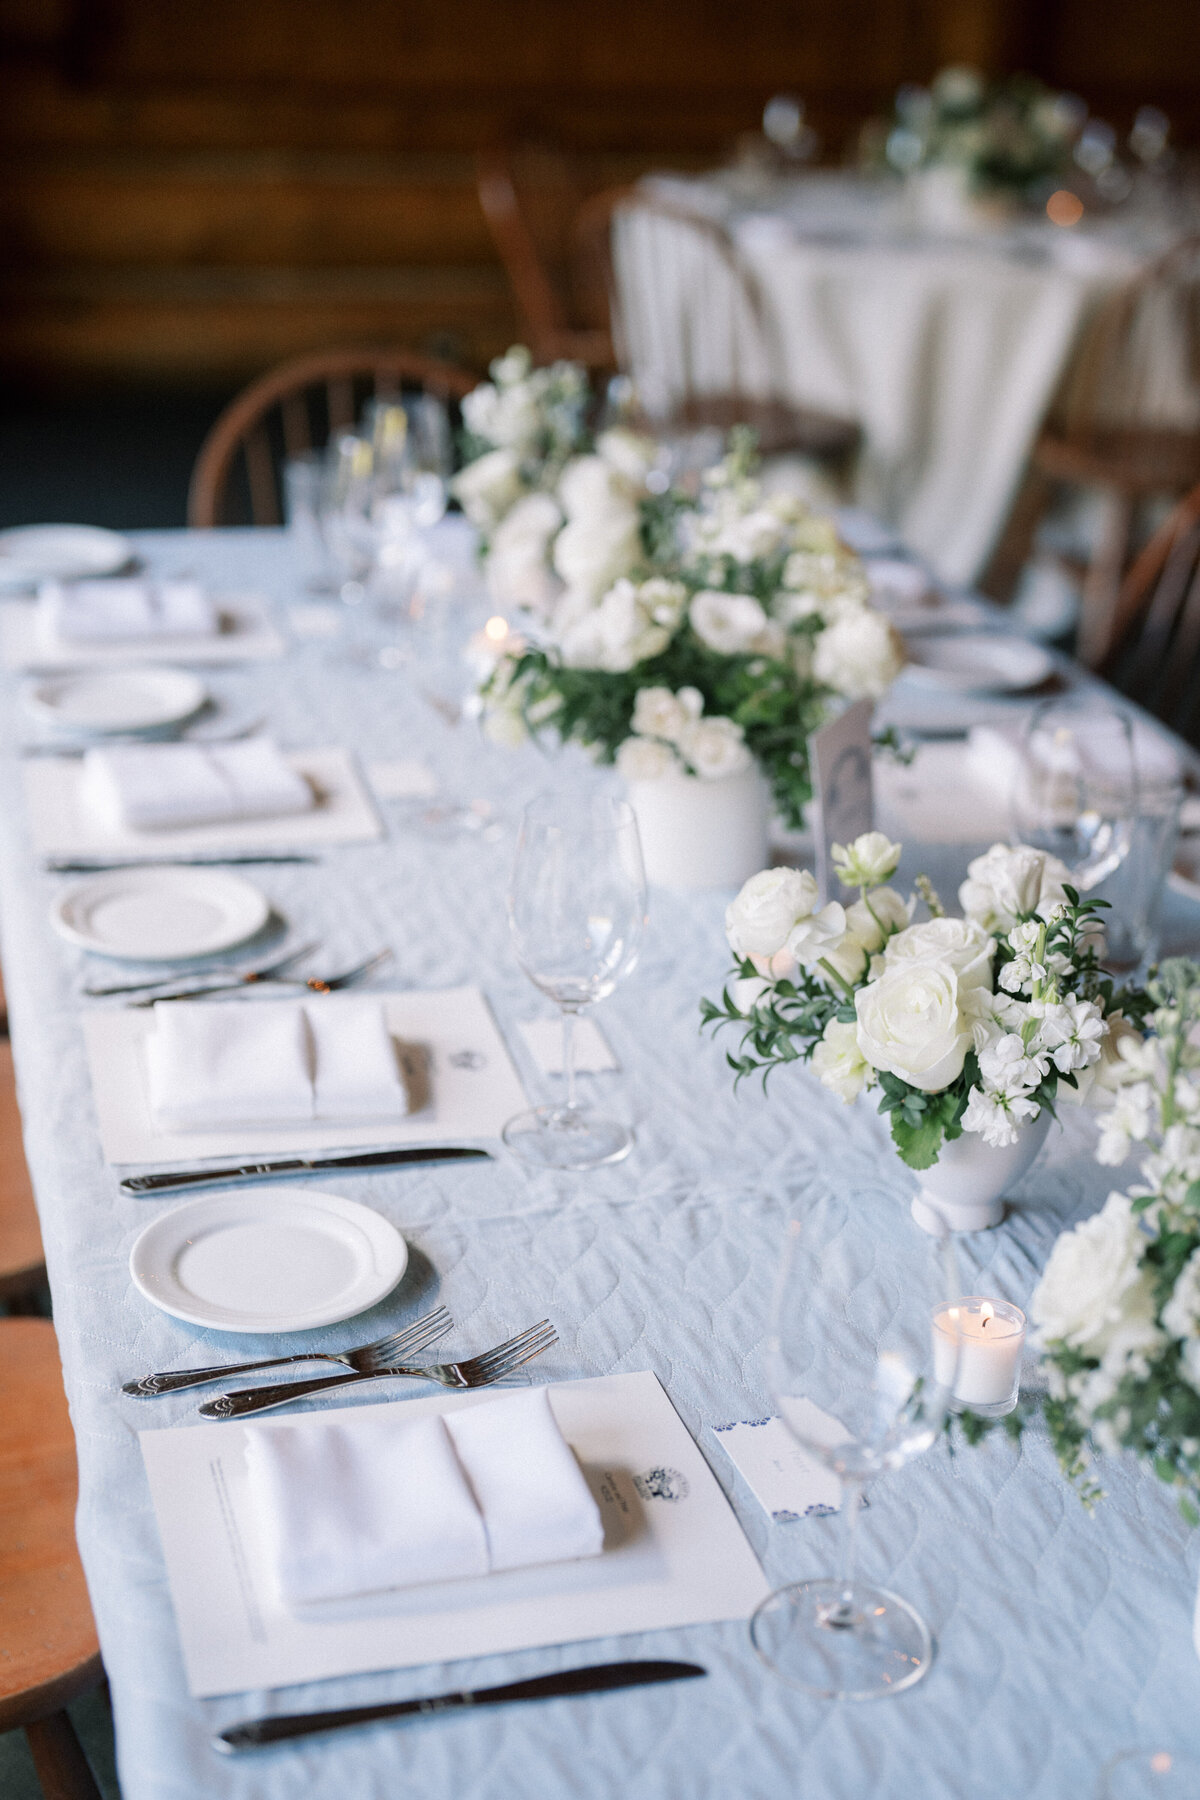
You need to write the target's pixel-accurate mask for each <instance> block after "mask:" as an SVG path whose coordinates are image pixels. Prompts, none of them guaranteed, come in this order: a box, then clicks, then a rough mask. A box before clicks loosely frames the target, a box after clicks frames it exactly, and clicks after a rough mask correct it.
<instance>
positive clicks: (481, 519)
mask: <svg viewBox="0 0 1200 1800" xmlns="http://www.w3.org/2000/svg"><path fill="white" fill-rule="evenodd" d="M450 487H451V491H452V492H453V494H454V498H455V499H456V500H457V501H458V503H459V505H460V506H461V507H462V509H463V511H464V512H465V513H466V515H467V517H468V519H470V521H471V523H472V525H474V526H476V527H477V528H478V530H480V531H484V532H487V531H491V530H493V529H494V528H495V526H496V525H497V524H499V522H500V520H501V519H502V518H503V517H504V515H505V513H506V512H507V511H508V509H509V507H510V506H512V505H513V504H514V503H515V502H516V501H517V500H519V499H520V497H521V461H520V458H519V457H518V456H517V454H516V452H515V451H513V450H489V451H488V453H487V455H486V456H479V457H476V459H475V461H474V462H471V463H468V464H467V466H466V467H465V468H464V469H460V470H459V472H458V474H457V475H456V476H455V477H454V479H453V481H452V482H451V484H450Z"/></svg>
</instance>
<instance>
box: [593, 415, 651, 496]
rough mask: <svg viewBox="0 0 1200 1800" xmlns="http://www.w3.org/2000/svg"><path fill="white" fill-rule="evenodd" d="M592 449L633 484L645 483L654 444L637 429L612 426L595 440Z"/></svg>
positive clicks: (638, 486) (635, 485) (640, 485)
mask: <svg viewBox="0 0 1200 1800" xmlns="http://www.w3.org/2000/svg"><path fill="white" fill-rule="evenodd" d="M596 449H597V451H598V452H599V454H600V456H601V457H602V458H603V459H604V461H605V462H606V463H607V464H608V466H609V468H610V469H615V470H616V471H617V473H618V475H622V476H623V477H624V478H625V480H626V481H627V482H629V483H630V484H631V485H632V486H633V487H635V488H640V487H642V486H644V485H645V480H646V476H647V475H648V474H649V472H650V470H651V469H652V468H653V467H654V464H655V462H656V461H657V459H658V445H657V444H656V443H655V441H654V439H653V438H651V437H646V436H644V435H643V433H642V432H640V431H630V430H629V429H628V427H627V426H624V425H614V426H612V427H611V429H610V430H608V431H602V432H601V433H600V435H599V437H598V438H597V439H596Z"/></svg>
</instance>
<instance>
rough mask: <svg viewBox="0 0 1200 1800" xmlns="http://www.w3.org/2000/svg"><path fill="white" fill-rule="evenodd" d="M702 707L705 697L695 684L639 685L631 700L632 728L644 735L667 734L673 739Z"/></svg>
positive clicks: (659, 736) (679, 734) (677, 736)
mask: <svg viewBox="0 0 1200 1800" xmlns="http://www.w3.org/2000/svg"><path fill="white" fill-rule="evenodd" d="M703 711H704V697H703V695H702V694H701V693H700V691H699V689H697V688H680V690H679V692H678V693H677V694H673V693H672V692H671V690H670V688H669V687H647V688H639V689H638V691H637V697H636V698H635V700H634V703H633V729H634V730H635V731H637V732H640V733H641V735H642V736H643V737H656V738H666V740H667V742H668V743H669V744H674V743H676V742H677V741H678V740H679V738H680V736H681V735H682V734H683V732H684V731H685V730H686V729H687V727H688V726H689V725H690V724H691V723H692V722H693V720H695V719H698V718H699V717H700V714H701V713H702V712H703Z"/></svg>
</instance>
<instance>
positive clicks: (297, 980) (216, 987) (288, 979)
mask: <svg viewBox="0 0 1200 1800" xmlns="http://www.w3.org/2000/svg"><path fill="white" fill-rule="evenodd" d="M391 958H392V952H391V951H390V950H377V951H376V952H375V954H374V956H368V957H367V959H366V961H365V962H360V963H356V964H355V966H354V968H352V969H343V970H342V972H341V974H340V975H326V976H320V975H308V976H300V975H265V976H261V977H260V976H251V977H250V978H249V980H250V981H256V980H261V981H262V982H263V983H264V985H265V984H266V983H270V985H271V986H272V987H301V988H308V989H310V990H311V992H312V993H314V994H336V993H337V991H338V989H339V988H344V987H352V986H353V984H354V983H355V982H356V981H361V980H362V978H363V976H364V975H369V974H370V973H371V971H372V970H373V969H378V968H380V967H381V966H382V965H383V964H384V963H385V962H390V961H391ZM247 985H249V983H248V981H247V978H246V977H245V976H242V977H241V978H240V979H239V980H237V981H221V982H217V983H215V984H214V983H207V984H206V985H205V986H203V987H185V988H172V989H171V990H170V991H169V992H168V993H165V994H151V995H150V996H149V998H148V999H145V1000H131V1001H130V1002H129V1004H130V1006H158V1005H159V1004H160V1002H164V1001H167V1000H202V999H204V997H205V996H206V995H207V994H232V993H236V991H237V989H238V988H240V987H246V986H247Z"/></svg>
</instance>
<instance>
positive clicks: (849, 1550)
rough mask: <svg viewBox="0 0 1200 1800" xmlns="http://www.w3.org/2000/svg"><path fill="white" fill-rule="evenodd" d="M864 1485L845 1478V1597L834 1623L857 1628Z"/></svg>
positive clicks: (842, 1568) (840, 1577) (842, 1569)
mask: <svg viewBox="0 0 1200 1800" xmlns="http://www.w3.org/2000/svg"><path fill="white" fill-rule="evenodd" d="M862 1493H863V1484H862V1482H861V1481H847V1480H846V1478H845V1477H844V1476H843V1477H842V1554H841V1561H840V1566H839V1568H838V1581H839V1582H840V1583H841V1588H842V1592H841V1598H840V1600H839V1601H838V1605H837V1611H836V1614H835V1616H834V1618H833V1619H832V1620H831V1621H830V1622H831V1623H832V1624H837V1625H853V1624H854V1623H855V1622H856V1619H857V1616H858V1615H857V1613H856V1611H855V1607H854V1576H855V1573H856V1570H857V1557H858V1511H859V1508H860V1506H861V1505H862Z"/></svg>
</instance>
